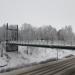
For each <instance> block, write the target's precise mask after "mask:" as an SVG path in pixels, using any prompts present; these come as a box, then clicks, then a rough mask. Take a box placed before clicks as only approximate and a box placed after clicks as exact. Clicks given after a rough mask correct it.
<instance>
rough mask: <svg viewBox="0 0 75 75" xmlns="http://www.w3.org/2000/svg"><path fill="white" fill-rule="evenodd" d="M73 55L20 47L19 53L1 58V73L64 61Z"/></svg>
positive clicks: (68, 51) (73, 53)
mask: <svg viewBox="0 0 75 75" xmlns="http://www.w3.org/2000/svg"><path fill="white" fill-rule="evenodd" d="M27 50H28V52H27ZM27 53H28V54H27ZM71 54H72V55H75V51H72V50H61V49H50V48H37V47H25V46H19V51H18V53H17V52H8V53H4V55H3V57H0V72H3V71H7V70H12V69H16V68H20V67H23V66H26V65H29V64H32V63H40V62H41V61H46V60H48V59H56V58H57V57H58V59H62V58H64V57H65V56H67V55H71Z"/></svg>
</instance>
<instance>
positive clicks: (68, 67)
mask: <svg viewBox="0 0 75 75" xmlns="http://www.w3.org/2000/svg"><path fill="white" fill-rule="evenodd" d="M74 71H75V57H70V58H65V59H62V60H58V61H53V62H47V63H44V64H38V65H34V66H30V67H27V68H22V69H18V70H14V71H11V72H6V73H2V74H0V75H71V73H73V72H74Z"/></svg>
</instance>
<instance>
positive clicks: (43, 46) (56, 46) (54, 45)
mask: <svg viewBox="0 0 75 75" xmlns="http://www.w3.org/2000/svg"><path fill="white" fill-rule="evenodd" d="M7 44H10V45H20V46H31V47H42V48H57V49H71V50H75V45H73V46H71V45H64V44H63V45H61V44H59V45H57V44H42V43H30V42H29V43H28V42H23V41H10V42H8V43H7Z"/></svg>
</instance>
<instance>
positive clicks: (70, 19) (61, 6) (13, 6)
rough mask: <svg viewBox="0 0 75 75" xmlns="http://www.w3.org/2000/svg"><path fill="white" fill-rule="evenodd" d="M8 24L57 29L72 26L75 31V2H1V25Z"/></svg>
mask: <svg viewBox="0 0 75 75" xmlns="http://www.w3.org/2000/svg"><path fill="white" fill-rule="evenodd" d="M6 22H8V23H9V24H18V25H21V24H23V23H24V22H26V23H30V24H32V25H33V26H36V27H39V26H42V25H52V26H53V27H56V28H57V29H59V28H61V27H64V26H65V25H72V28H73V30H74V31H75V0H0V25H2V24H4V23H6Z"/></svg>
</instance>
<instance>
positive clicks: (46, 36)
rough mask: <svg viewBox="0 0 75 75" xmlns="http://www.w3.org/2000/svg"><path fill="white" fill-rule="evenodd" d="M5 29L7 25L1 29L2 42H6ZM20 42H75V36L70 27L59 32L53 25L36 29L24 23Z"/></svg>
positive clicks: (0, 37) (20, 32) (0, 38)
mask: <svg viewBox="0 0 75 75" xmlns="http://www.w3.org/2000/svg"><path fill="white" fill-rule="evenodd" d="M10 26H11V25H10ZM5 27H6V26H5V25H3V26H1V27H0V40H5V35H6V34H5V32H6V31H5ZM19 40H47V41H48V40H51V41H57V40H60V41H68V42H75V34H74V33H73V31H72V27H71V26H70V25H69V26H65V27H64V28H61V29H59V30H58V31H57V29H56V28H54V27H52V26H51V25H47V26H42V27H39V28H36V27H33V26H32V25H31V24H28V23H24V24H22V25H21V28H19Z"/></svg>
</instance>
